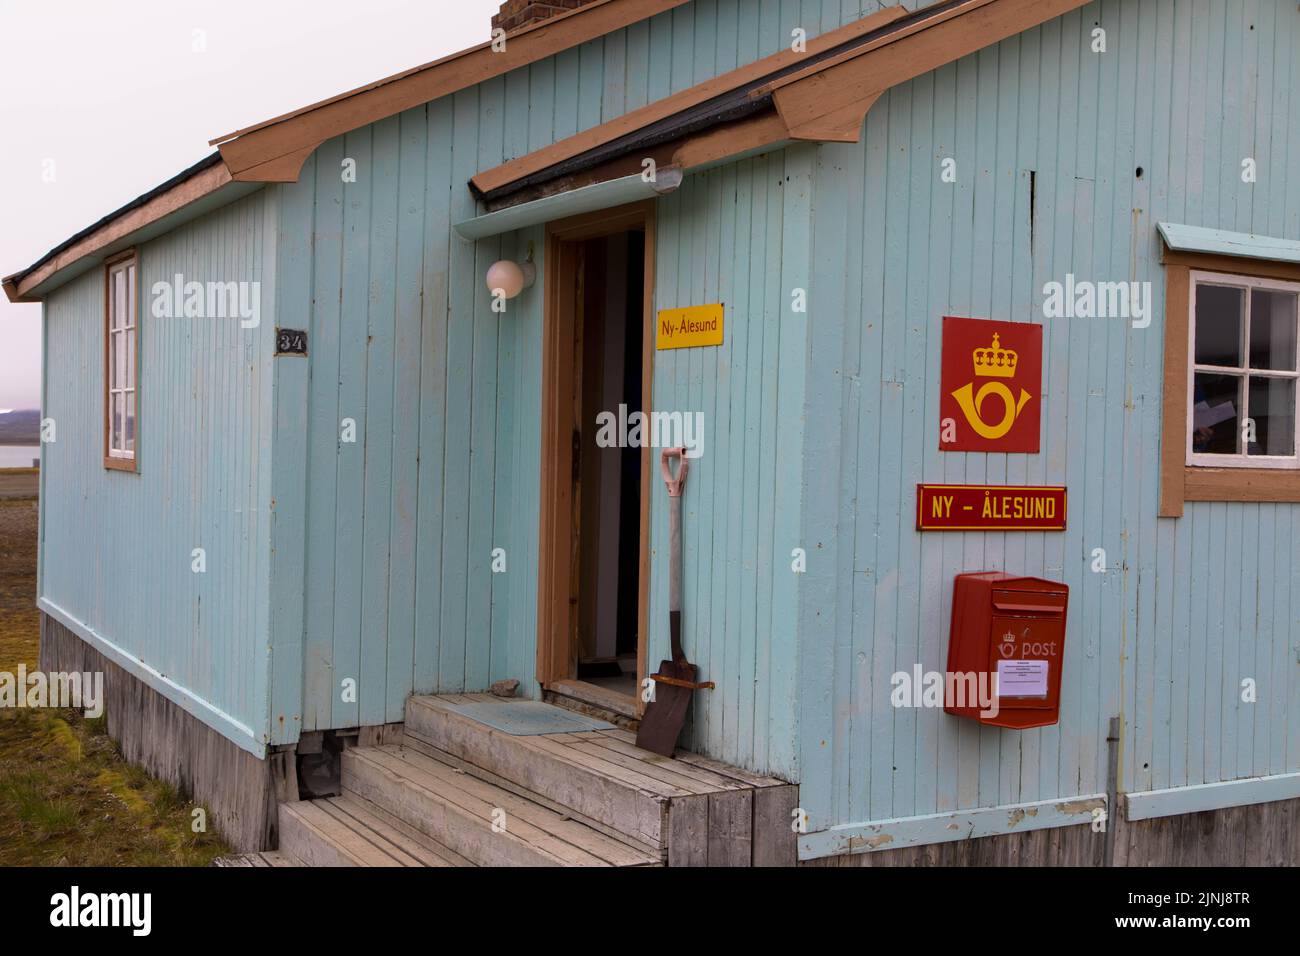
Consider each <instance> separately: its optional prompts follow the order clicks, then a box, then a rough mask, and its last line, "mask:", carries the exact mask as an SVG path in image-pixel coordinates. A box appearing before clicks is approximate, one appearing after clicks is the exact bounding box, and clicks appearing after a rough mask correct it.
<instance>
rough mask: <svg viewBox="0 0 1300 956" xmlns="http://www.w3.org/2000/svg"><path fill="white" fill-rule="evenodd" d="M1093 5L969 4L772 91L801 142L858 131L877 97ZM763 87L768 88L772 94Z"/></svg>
mask: <svg viewBox="0 0 1300 956" xmlns="http://www.w3.org/2000/svg"><path fill="white" fill-rule="evenodd" d="M1089 2H1091V0H971V2H970V3H968V4H963V5H962V6H960V7H956V8H954V9H952V10H948V11H944V12H940V13H937V14H936V15H935V17H933V18H931V19H927V20H924V21H921V22H920V23H918V24H915V25H913V26H909V27H908V29H905V30H901V31H899V32H898V33H897V34H891V35H889V36H886V37H883V38H882V39H881V41H880V42H879V43H869V44H864V46H863V48H861V49H857V50H852V51H849V52H848V53H846V54H844V56H843V57H839V58H836V59H835V60H832V61H831V62H830V64H829V65H826V64H816V65H815V66H810V67H809V68H808V70H806V71H803V72H800V73H795V74H792V75H790V76H788V77H783V78H781V79H780V80H778V81H776V82H775V83H774V84H771V85H770V87H769V88H767V90H770V92H772V95H773V97H774V98H775V99H776V104H777V109H778V110H779V111H780V113H781V116H782V117H783V118H784V119H785V121H786V125H788V126H789V127H790V131H791V133H792V134H793V135H794V136H795V137H796V138H801V139H818V138H821V136H823V135H827V130H830V131H831V132H832V133H835V134H838V135H836V136H835V138H836V139H841V138H843V137H844V136H846V135H848V131H849V130H853V131H854V136H853V139H854V140H856V138H857V136H856V132H857V130H859V129H860V127H861V125H862V121H863V119H864V118H865V117H866V115H867V111H868V110H869V109H870V108H871V106H872V104H873V103H875V101H876V99H877V98H878V97H879V95H880V94H881V93H882V92H884V91H885V90H887V89H889V88H890V87H893V86H898V85H899V84H901V83H905V82H907V81H908V80H911V79H914V78H916V77H918V76H921V75H922V74H924V73H929V72H930V71H932V70H936V69H938V68H939V67H941V66H944V65H946V64H948V63H952V62H953V61H954V60H959V59H961V58H962V57H964V56H969V55H970V54H972V53H975V52H978V51H979V50H982V49H984V48H985V47H989V46H992V45H993V44H995V43H998V42H1000V41H1002V40H1005V39H1007V38H1008V37H1012V36H1015V35H1016V34H1018V33H1022V32H1024V31H1025V30H1028V29H1030V28H1032V27H1036V26H1038V25H1039V24H1042V23H1045V22H1047V21H1048V20H1053V19H1055V18H1056V17H1059V16H1062V15H1063V14H1066V13H1069V12H1070V11H1071V10H1075V9H1077V8H1079V7H1082V6H1085V5H1086V4H1087V3H1089ZM767 90H765V91H767Z"/></svg>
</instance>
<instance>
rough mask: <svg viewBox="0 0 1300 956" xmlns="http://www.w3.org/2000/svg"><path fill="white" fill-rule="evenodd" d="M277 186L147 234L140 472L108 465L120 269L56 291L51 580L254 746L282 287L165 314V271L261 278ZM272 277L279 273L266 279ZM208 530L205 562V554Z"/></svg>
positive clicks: (70, 616)
mask: <svg viewBox="0 0 1300 956" xmlns="http://www.w3.org/2000/svg"><path fill="white" fill-rule="evenodd" d="M269 205H270V203H268V201H267V194H266V193H265V191H263V192H258V193H255V194H254V195H252V196H250V197H248V198H246V199H242V200H240V201H239V202H237V203H234V204H233V205H230V206H227V207H226V208H224V209H221V210H219V211H216V212H213V213H210V214H209V215H207V216H205V217H203V218H202V219H199V220H196V221H194V222H192V223H190V224H188V225H185V226H182V227H180V228H177V229H175V230H174V231H172V232H170V233H168V234H166V235H164V236H162V237H160V238H158V239H155V240H153V241H151V242H147V243H144V244H143V245H141V246H140V247H139V267H138V269H139V297H140V308H139V334H140V340H139V348H140V378H139V383H140V392H139V397H138V401H139V408H140V411H139V421H140V434H139V450H138V465H139V473H138V474H130V473H124V472H117V471H108V470H105V468H104V466H103V409H104V399H103V389H104V278H103V270H102V269H99V268H97V269H92V270H91V271H89V272H87V273H85V274H84V275H82V276H80V277H79V278H77V279H74V280H73V281H72V282H70V283H69V284H67V285H65V286H63V287H62V288H60V289H58V290H56V291H55V292H54V293H52V294H51V295H50V296H49V297H48V298H47V299H46V301H45V379H44V398H43V409H44V415H45V417H47V418H50V419H53V420H54V424H55V428H56V431H55V441H53V442H50V443H48V444H46V445H45V447H44V449H43V451H42V467H41V480H42V489H41V495H42V504H43V509H42V521H41V551H40V563H41V580H40V597H41V600H42V602H44V605H45V607H46V609H47V610H48V611H51V612H52V613H56V614H57V615H59V616H60V618H61V619H62V620H63V621H64V622H65V623H67V624H69V625H70V626H73V627H74V628H77V629H79V630H80V631H81V632H82V633H83V636H86V635H87V634H91V635H93V636H94V637H96V638H98V639H99V640H100V641H101V642H107V645H105V644H103V643H101V645H100V646H101V647H103V648H105V649H106V650H108V651H109V653H110V654H111V655H114V656H115V659H117V660H118V661H119V663H122V664H123V666H126V667H127V668H128V669H132V670H135V672H136V673H137V674H138V675H139V676H142V677H144V678H145V679H146V680H148V681H149V682H150V683H152V684H153V685H154V686H155V687H157V688H158V689H160V690H161V691H162V692H163V693H164V694H166V695H167V696H168V697H170V698H172V699H173V700H175V701H176V702H178V703H180V704H181V705H182V706H184V707H185V708H186V709H187V710H190V711H191V712H192V713H194V714H195V715H196V716H198V717H199V718H200V719H202V720H204V721H205V722H207V723H209V724H210V725H212V726H215V727H217V728H218V729H219V730H221V731H222V732H223V733H226V734H227V735H228V736H230V737H231V739H233V740H235V741H236V742H237V743H239V744H240V746H243V747H245V748H247V749H249V750H254V751H260V750H261V749H262V747H263V746H264V744H265V743H266V740H267V736H268V728H267V687H268V660H267V636H268V634H269V622H268V602H269V598H268V595H269V579H268V576H267V569H268V565H269V560H268V559H269V550H270V521H269V519H270V514H269V501H270V459H271V447H270V440H271V420H270V409H271V396H270V383H271V352H272V350H273V338H272V333H273V330H274V326H275V315H274V310H273V308H272V306H273V300H271V299H266V300H264V301H262V303H261V324H260V326H258V327H257V328H248V329H245V328H241V326H240V322H239V320H238V319H236V318H224V319H221V318H185V317H183V316H182V317H170V316H169V317H166V318H158V317H155V316H154V315H153V314H152V302H153V299H152V295H151V287H152V286H153V284H154V283H155V282H158V281H165V282H168V283H170V282H171V281H172V277H173V276H174V275H175V274H177V273H180V274H182V275H183V276H184V277H185V281H187V282H188V281H195V280H197V281H201V282H203V281H207V280H216V281H222V282H228V281H236V282H250V283H252V282H263V280H264V279H268V277H269V276H270V274H271V273H273V271H274V263H273V262H269V261H267V258H266V257H267V256H268V255H269V254H273V251H274V234H273V233H271V234H270V235H269V236H268V235H264V230H266V229H267V227H268V223H269V222H270V221H272V218H273V217H272V216H271V215H270V213H268V206H269ZM262 288H263V291H266V288H265V284H264V285H263V287H262ZM195 548H203V549H204V552H205V559H206V571H205V572H204V573H194V572H193V571H192V570H191V566H192V560H193V559H192V557H191V554H192V552H193V550H194V549H195Z"/></svg>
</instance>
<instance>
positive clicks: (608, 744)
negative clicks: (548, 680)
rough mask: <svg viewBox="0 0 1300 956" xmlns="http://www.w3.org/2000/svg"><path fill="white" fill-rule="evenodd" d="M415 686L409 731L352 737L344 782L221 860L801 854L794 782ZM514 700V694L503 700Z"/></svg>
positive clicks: (735, 859) (625, 735)
mask: <svg viewBox="0 0 1300 956" xmlns="http://www.w3.org/2000/svg"><path fill="white" fill-rule="evenodd" d="M471 702H491V703H493V704H496V705H503V702H502V701H501V700H500V699H499V698H494V697H491V696H490V695H486V694H482V695H480V694H468V695H447V696H441V697H412V698H411V699H410V700H409V701H408V703H407V712H406V718H407V719H406V724H405V732H404V736H403V738H402V742H401V743H400V744H392V743H390V744H386V745H384V746H368V747H353V748H349V749H348V750H346V751H344V753H343V758H342V759H343V765H342V786H343V793H342V795H341V796H338V797H333V798H329V799H324V800H314V801H299V802H294V803H285V804H282V805H281V806H280V810H279V813H280V851H279V853H278V854H277V855H275V856H274V857H271V858H268V857H267V855H265V854H253V855H251V856H249V857H238V858H227V859H226V860H225V861H222V862H220V863H219V865H223V866H272V865H274V866H292V865H305V866H597V867H606V866H613V867H625V866H662V865H671V866H690V865H697V866H703V865H709V866H755V865H791V866H792V865H794V863H795V858H794V857H795V841H794V833H793V831H792V830H791V813H792V812H793V811H794V809H795V805H796V802H797V792H798V790H797V788H796V787H794V786H793V785H790V784H787V783H785V782H783V781H781V780H776V779H773V778H770V777H763V776H759V775H755V774H750V773H747V772H745V771H743V770H740V769H738V768H735V767H729V766H727V765H725V764H721V763H718V762H716V761H713V760H709V759H708V758H705V757H700V756H698V755H695V754H689V753H685V752H679V753H678V754H677V756H676V757H674V758H672V759H669V758H665V757H660V756H658V755H656V754H652V753H649V752H647V751H644V750H640V749H639V748H637V746H636V743H635V741H636V738H635V735H634V734H632V733H630V732H629V731H626V730H620V729H608V730H582V731H571V732H566V733H544V734H534V735H518V736H516V735H512V734H509V733H505V732H504V731H501V730H497V729H495V728H493V727H490V726H488V725H487V724H484V723H481V722H480V721H478V720H475V719H474V718H472V717H469V716H466V715H465V714H462V713H458V712H456V711H453V710H451V709H450V708H449V707H448V706H447V705H449V704H464V703H471ZM504 705H505V706H509V705H508V704H504Z"/></svg>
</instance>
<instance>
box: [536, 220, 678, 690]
mask: <svg viewBox="0 0 1300 956" xmlns="http://www.w3.org/2000/svg"><path fill="white" fill-rule="evenodd" d="M634 229H644V231H645V261H644V270H645V288H644V290H643V301H642V316H641V329H642V341H641V407H642V410H643V411H645V412H647V413H648V412H649V411H650V399H651V385H652V382H653V374H654V322H653V308H654V264H655V207H654V202H653V201H647V202H639V203H632V204H630V205H626V206H617V207H615V208H613V209H602V210H599V211H598V212H593V213H587V214H585V215H581V216H574V217H572V218H570V219H561V220H557V221H555V222H551V223H548V224H547V226H546V252H545V264H544V267H543V282H544V287H543V295H544V300H543V301H544V307H543V312H542V401H541V436H542V449H541V451H542V455H541V458H542V472H541V498H540V502H541V509H540V510H541V526H540V532H539V538H538V558H539V562H538V565H539V566H538V572H537V680H538V682H539V683H541V685H542V686H543V687H547V686H548V685H551V684H554V683H555V682H557V681H564V680H568V679H570V678H573V677H575V676H576V674H574V673H571V672H570V663H571V662H570V659H569V651H570V648H569V643H568V635H569V633H570V628H571V621H572V615H573V614H574V613H575V610H574V609H573V608H571V607H570V605H569V591H570V584H571V580H572V579H571V576H570V575H571V567H572V564H571V562H572V541H571V534H570V529H571V527H572V521H573V500H572V481H571V478H572V475H571V468H572V458H571V454H572V451H571V447H572V445H571V442H572V434H573V427H574V424H575V423H574V414H573V405H572V392H573V335H574V325H573V320H574V314H575V311H576V310H575V303H574V301H573V299H574V296H573V286H572V283H571V282H566V281H564V280H565V279H566V277H570V276H572V275H573V270H574V269H575V268H576V261H575V258H576V252H577V249H576V244H577V243H579V242H582V241H585V240H587V239H598V238H600V237H601V236H608V235H612V234H614V233H619V232H625V231H628V230H634ZM630 265H631V263H629V266H630ZM650 453H651V449H650V447H649V445H648V444H647V445H643V446H642V448H641V521H640V524H641V527H640V542H639V545H638V546H639V548H640V552H639V554H640V560H639V572H638V577H639V580H638V582H637V639H636V670H637V687H638V688H639V687H640V686H641V681H642V680H644V679H645V676H646V673H647V664H646V645H647V641H648V638H649V617H650V465H651V461H650V459H651V454H650ZM634 700H635V701H636V712H637V715H638V716H640V714H641V713H642V711H644V709H645V705H644V704H643V703H642V701H641V695H640V694H639V693H638V694H635V695H634Z"/></svg>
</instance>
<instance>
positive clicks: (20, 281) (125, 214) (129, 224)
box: [0, 153, 232, 302]
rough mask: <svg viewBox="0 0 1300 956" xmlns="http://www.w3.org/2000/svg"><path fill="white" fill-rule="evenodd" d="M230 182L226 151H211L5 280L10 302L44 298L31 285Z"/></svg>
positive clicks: (33, 300)
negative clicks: (224, 161)
mask: <svg viewBox="0 0 1300 956" xmlns="http://www.w3.org/2000/svg"><path fill="white" fill-rule="evenodd" d="M230 182H232V178H231V176H230V171H229V170H228V169H227V168H226V165H225V163H223V162H222V161H221V154H220V153H210V154H209V155H207V156H205V157H204V158H203V159H201V160H199V161H198V162H197V163H195V164H194V165H192V166H190V167H189V168H187V169H184V170H182V171H181V172H179V173H177V174H176V175H175V176H173V177H172V178H171V179H168V180H167V181H166V182H163V183H160V184H159V185H157V186H155V187H154V188H153V189H151V190H149V191H148V192H146V193H142V194H141V195H139V196H137V197H136V198H135V199H132V200H131V201H130V202H129V203H127V204H126V205H124V206H122V207H120V208H118V209H115V210H114V211H113V212H111V213H109V214H108V215H106V216H103V217H101V218H100V219H99V220H97V221H96V222H94V223H92V224H91V225H89V226H87V227H86V228H85V229H82V230H81V231H80V232H77V233H75V234H74V235H72V236H70V237H68V238H67V239H65V240H64V241H63V242H61V243H59V244H58V245H57V246H55V247H54V248H53V249H51V250H50V251H49V252H47V253H46V254H45V255H43V256H41V258H39V259H37V260H36V261H35V262H34V263H32V264H31V265H30V266H28V267H27V268H26V269H22V270H20V271H18V272H15V273H14V274H13V275H10V276H6V277H5V278H4V279H3V280H0V281H2V284H3V288H4V292H5V296H6V298H8V299H9V301H10V302H39V301H40V296H33V295H31V294H30V293H31V290H32V289H34V288H36V287H37V286H39V285H40V284H41V283H43V282H45V281H46V280H47V279H49V278H50V277H51V276H53V275H55V274H56V273H58V272H61V271H62V270H64V269H66V268H67V267H68V266H71V265H73V264H74V263H76V262H79V261H80V260H81V259H84V258H85V257H86V256H89V255H93V254H94V253H95V252H98V251H100V250H102V249H105V248H106V247H108V246H109V245H111V244H112V243H114V242H116V241H117V240H119V239H121V238H122V237H123V236H126V235H129V234H130V233H132V232H135V231H136V230H138V229H141V228H143V227H144V226H147V225H149V224H150V223H153V222H157V221H158V220H159V219H161V218H163V217H164V216H168V215H171V214H172V213H174V212H176V211H177V210H179V209H181V208H183V207H184V206H188V205H189V204H190V203H192V202H195V201H197V200H199V199H201V198H203V197H204V196H207V195H209V194H211V193H213V192H215V191H216V190H218V189H220V188H221V187H222V186H224V185H226V184H228V183H230Z"/></svg>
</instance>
